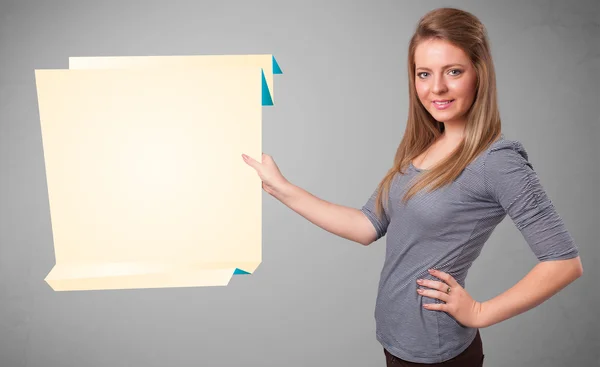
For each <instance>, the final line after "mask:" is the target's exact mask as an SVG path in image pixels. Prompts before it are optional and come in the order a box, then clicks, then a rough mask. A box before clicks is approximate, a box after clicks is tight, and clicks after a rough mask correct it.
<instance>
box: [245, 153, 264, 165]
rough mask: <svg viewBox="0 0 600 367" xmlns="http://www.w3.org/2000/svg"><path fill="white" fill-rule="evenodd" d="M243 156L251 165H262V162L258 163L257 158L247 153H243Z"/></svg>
mask: <svg viewBox="0 0 600 367" xmlns="http://www.w3.org/2000/svg"><path fill="white" fill-rule="evenodd" d="M242 158H243V159H244V162H246V163H248V165H250V166H251V167H253V168H258V166H259V165H260V163H258V162H257V161H256V160H255V159H253V158H252V157H250V156H247V155H245V154H242Z"/></svg>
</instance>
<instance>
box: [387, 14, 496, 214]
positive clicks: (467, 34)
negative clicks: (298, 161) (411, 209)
mask: <svg viewBox="0 0 600 367" xmlns="http://www.w3.org/2000/svg"><path fill="white" fill-rule="evenodd" d="M431 39H437V40H444V41H448V42H450V43H451V44H453V45H455V46H457V47H459V48H461V49H462V50H463V51H464V52H465V53H466V54H467V55H468V56H469V58H470V60H471V64H472V66H473V67H474V68H475V70H476V73H477V84H476V94H475V99H474V101H473V104H472V106H471V107H470V109H469V111H468V112H467V116H468V117H467V124H466V126H465V136H464V139H463V141H462V142H461V143H460V144H459V145H458V146H457V147H456V149H455V150H454V151H453V152H452V154H450V155H449V156H448V157H447V158H446V159H444V160H442V161H441V162H439V163H438V164H436V166H434V167H432V168H431V169H429V170H427V171H423V172H421V174H420V175H419V179H418V180H416V181H415V183H414V184H413V185H412V186H411V187H410V188H409V190H408V191H407V192H406V194H405V195H404V197H403V201H404V202H406V201H408V200H409V199H410V198H411V197H412V196H414V195H415V194H416V193H417V192H419V191H420V190H422V189H424V188H426V187H428V186H429V190H428V191H433V190H436V189H438V188H440V187H442V186H445V185H448V184H450V183H452V182H453V181H454V180H455V179H456V178H457V177H458V176H459V175H460V173H461V172H462V171H463V170H464V168H465V167H466V166H467V165H468V164H469V163H471V162H472V161H473V160H474V159H475V158H476V157H477V156H478V155H479V154H480V153H481V152H483V151H484V150H485V149H486V148H487V147H488V146H489V145H490V144H492V143H493V142H494V141H495V140H497V139H498V138H499V137H500V135H501V134H502V131H501V130H502V129H501V121H500V113H499V110H498V103H497V93H496V75H495V70H494V63H493V61H492V57H491V51H490V46H489V41H488V37H487V31H486V30H485V27H484V26H483V24H482V23H481V22H480V21H479V19H478V18H477V17H475V16H474V15H473V14H471V13H469V12H466V11H464V10H460V9H455V8H438V9H435V10H432V11H430V12H428V13H427V14H425V15H424V16H423V17H422V18H421V19H420V20H419V23H418V25H417V28H416V30H415V33H414V34H413V36H412V38H411V40H410V43H409V46H408V80H409V83H408V87H409V88H408V89H409V111H408V120H407V124H406V130H405V132H404V136H403V138H402V141H401V142H400V145H399V146H398V149H397V150H396V155H395V157H394V162H393V166H392V168H390V170H389V171H388V173H387V174H386V175H385V177H384V178H383V180H382V181H381V182H380V184H379V186H378V193H377V198H376V212H377V215H378V216H380V217H381V213H382V211H383V205H384V204H383V203H384V202H385V203H387V202H388V200H387V198H388V195H389V188H390V185H391V182H392V180H393V178H394V176H395V175H396V174H397V173H402V174H404V173H405V170H406V169H407V167H408V166H409V165H410V162H411V161H412V160H413V159H414V158H416V157H417V156H419V155H420V154H422V153H423V152H424V151H425V150H426V149H427V148H428V147H429V146H430V145H431V144H432V143H433V142H434V141H435V140H436V139H437V138H438V137H439V136H440V135H441V134H442V133H443V132H444V125H443V124H442V123H441V122H438V121H436V120H435V119H434V118H433V117H432V116H431V115H430V114H429V112H427V110H426V109H425V108H424V107H423V105H422V104H421V103H420V101H419V99H418V96H417V92H416V89H415V62H414V60H415V49H416V47H417V46H418V45H419V44H420V43H421V42H423V41H426V40H431ZM384 198H385V200H384Z"/></svg>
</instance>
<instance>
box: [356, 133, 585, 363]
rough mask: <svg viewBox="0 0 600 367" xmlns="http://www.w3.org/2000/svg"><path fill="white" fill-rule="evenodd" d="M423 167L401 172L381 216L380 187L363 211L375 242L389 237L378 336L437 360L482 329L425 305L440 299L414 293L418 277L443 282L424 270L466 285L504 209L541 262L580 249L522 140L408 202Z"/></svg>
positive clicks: (405, 352)
mask: <svg viewBox="0 0 600 367" xmlns="http://www.w3.org/2000/svg"><path fill="white" fill-rule="evenodd" d="M419 172H420V170H419V169H417V168H416V167H415V166H413V165H412V164H411V165H410V166H409V168H408V169H407V171H406V172H405V174H404V175H402V174H400V173H398V174H396V176H395V178H394V180H393V181H392V184H391V187H390V198H389V201H388V208H387V210H386V211H385V215H384V217H383V219H382V220H379V219H378V218H377V217H376V215H375V196H376V195H377V190H375V192H373V194H372V196H371V197H370V198H369V200H368V201H367V203H366V204H365V205H364V206H363V207H362V209H361V210H362V212H363V213H364V214H365V215H366V216H367V217H368V218H369V220H370V221H371V222H372V223H373V226H374V227H375V229H376V231H377V239H380V238H381V237H383V236H384V235H386V234H387V236H386V255H385V261H384V265H383V269H382V271H381V278H380V281H379V289H378V294H377V300H376V305H375V321H376V337H377V340H378V341H379V342H380V343H381V345H382V346H383V347H384V348H386V349H387V350H388V351H389V352H390V353H392V354H393V355H396V356H397V357H399V358H402V359H405V360H407V361H411V362H417V363H439V362H443V361H446V360H448V359H451V358H453V357H455V356H457V355H459V354H460V353H461V352H463V351H464V350H465V349H466V348H467V347H468V346H469V344H470V343H471V342H472V341H473V340H474V338H475V335H476V332H477V329H476V328H469V327H465V326H463V325H461V324H460V323H458V322H457V321H456V320H455V319H454V318H453V317H452V316H451V315H450V314H448V313H446V312H443V311H435V310H427V309H425V308H423V304H425V303H442V302H443V301H441V300H438V299H437V298H429V297H424V296H421V295H419V294H418V293H417V291H416V289H417V287H418V284H417V283H416V280H417V279H419V278H423V279H433V280H438V281H439V280H440V279H438V278H436V277H434V276H432V275H430V274H429V273H428V271H427V269H430V268H434V269H438V270H441V271H443V272H446V273H449V274H450V275H452V276H453V277H454V278H455V279H456V280H457V282H458V283H459V284H460V285H461V286H462V287H465V278H466V276H467V273H468V271H469V268H470V267H471V264H472V263H473V261H474V260H475V259H476V258H477V257H478V256H479V253H480V252H481V249H482V247H483V245H484V244H485V242H486V240H487V239H488V238H489V237H490V235H491V234H492V231H493V230H494V228H495V227H496V226H497V225H498V224H499V223H500V222H501V221H502V220H503V219H504V218H505V216H506V214H508V216H509V217H510V218H511V220H512V221H513V223H514V224H515V225H516V227H517V228H518V229H519V231H520V232H521V233H522V235H523V237H524V239H525V240H526V241H527V244H528V245H529V247H530V248H531V250H532V251H533V254H534V255H535V256H536V257H537V258H538V260H539V261H548V260H557V259H570V258H574V257H576V256H578V254H579V252H578V248H577V246H576V244H575V243H574V241H573V238H572V237H571V235H570V234H569V232H568V231H567V229H566V228H565V225H564V223H563V221H562V219H561V218H560V216H559V214H558V213H557V212H556V210H555V208H554V206H553V204H552V201H551V200H550V199H549V197H548V196H547V194H546V192H545V191H544V188H543V187H542V185H541V183H540V181H539V179H538V176H537V174H536V173H535V171H534V170H533V165H532V164H531V163H530V162H529V161H528V155H527V152H526V151H525V149H524V147H523V145H522V144H521V143H520V142H518V141H514V140H508V139H506V138H505V137H504V134H502V136H501V138H500V140H498V141H496V142H494V143H493V144H492V145H491V146H490V147H488V149H487V150H486V151H484V152H483V153H482V154H480V155H479V156H478V157H477V158H476V159H475V160H474V161H473V162H471V163H470V164H469V165H468V166H467V167H466V168H465V170H464V171H463V172H462V173H461V175H460V176H459V177H458V178H457V179H456V180H455V181H454V182H453V183H452V184H451V185H448V186H445V187H444V188H441V189H439V190H436V191H434V192H431V193H428V194H427V193H425V192H424V191H421V192H419V193H418V194H417V195H416V196H414V197H413V198H411V199H410V200H409V201H408V202H407V203H406V205H405V204H403V203H401V202H400V199H401V197H402V195H404V193H405V192H406V190H407V189H408V187H407V183H408V181H409V180H410V179H411V178H413V177H414V176H415V175H417V174H419Z"/></svg>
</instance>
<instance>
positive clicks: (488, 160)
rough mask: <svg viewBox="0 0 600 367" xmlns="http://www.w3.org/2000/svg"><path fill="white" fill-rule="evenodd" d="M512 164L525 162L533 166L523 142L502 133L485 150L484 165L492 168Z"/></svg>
mask: <svg viewBox="0 0 600 367" xmlns="http://www.w3.org/2000/svg"><path fill="white" fill-rule="evenodd" d="M513 164H527V165H529V166H530V167H531V168H533V167H532V166H531V163H530V162H529V154H528V153H527V150H526V149H525V146H524V145H523V143H522V142H521V141H520V140H517V139H514V138H513V139H509V138H507V137H506V136H505V135H504V134H502V135H501V137H500V138H499V139H498V140H496V141H495V142H494V143H492V144H491V145H490V147H489V149H488V150H487V154H486V157H485V160H484V166H488V168H489V167H492V168H493V167H498V166H506V165H513Z"/></svg>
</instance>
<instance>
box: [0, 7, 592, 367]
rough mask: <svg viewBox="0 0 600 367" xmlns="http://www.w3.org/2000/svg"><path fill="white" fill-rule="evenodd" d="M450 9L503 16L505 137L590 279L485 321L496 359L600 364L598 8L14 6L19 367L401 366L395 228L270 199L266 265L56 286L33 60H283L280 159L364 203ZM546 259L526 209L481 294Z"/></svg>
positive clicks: (5, 211)
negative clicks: (425, 40)
mask: <svg viewBox="0 0 600 367" xmlns="http://www.w3.org/2000/svg"><path fill="white" fill-rule="evenodd" d="M445 5H451V6H456V7H460V8H463V9H465V10H468V11H471V12H473V13H474V14H475V15H477V16H478V17H480V19H481V20H482V21H483V22H484V24H485V25H486V27H487V29H488V32H489V36H490V40H491V44H492V52H493V56H494V60H495V64H496V67H497V76H498V88H499V102H500V108H501V113H502V120H503V129H504V133H505V134H506V135H507V137H508V138H511V139H517V140H520V141H521V142H522V143H523V144H524V146H525V147H526V149H527V150H528V152H529V154H530V159H531V162H532V163H533V164H534V168H535V169H536V171H537V172H538V174H539V175H540V178H541V180H542V183H543V185H544V187H545V189H546V190H547V192H548V194H549V196H550V197H551V199H552V201H553V202H554V204H555V206H556V207H557V209H558V211H559V213H560V215H561V217H562V218H563V219H564V221H565V223H566V225H567V228H568V229H569V231H570V232H571V234H572V236H573V237H574V238H575V240H576V242H577V244H578V246H579V248H580V251H581V255H582V259H583V265H584V273H585V274H584V276H583V277H582V278H580V279H578V280H577V281H576V282H575V283H574V284H572V285H571V286H569V287H568V288H567V289H565V290H563V291H562V292H560V293H559V294H558V295H557V296H555V297H554V298H552V299H551V300H549V301H548V302H546V303H544V304H542V305H541V306H539V307H537V308H536V309H534V310H532V311H530V312H527V313H525V314H522V315H520V316H517V317H515V318H513V319H510V320H508V321H505V322H503V323H501V324H497V325H494V326H492V327H489V328H485V329H482V330H481V332H482V338H483V343H484V349H485V354H486V367H493V366H547V367H551V366H566V365H568V366H592V365H598V364H597V363H598V362H599V361H600V359H599V357H598V349H599V348H598V346H599V339H598V328H599V325H598V316H597V308H598V306H597V300H598V298H597V295H596V294H595V293H597V290H598V274H599V273H598V270H597V269H596V268H597V266H598V244H599V237H600V236H599V229H598V228H599V220H598V219H599V209H600V197H599V195H598V191H597V189H598V187H600V182H599V169H600V165H599V163H598V159H599V158H600V155H599V153H600V152H599V150H598V148H597V141H598V139H599V138H600V135H599V131H598V124H599V116H600V114H599V112H598V106H599V97H598V84H599V83H598V74H599V73H600V68H599V50H598V43H597V42H598V39H599V23H600V21H599V16H598V3H597V1H594V0H592V1H569V2H566V1H514V2H506V1H503V2H498V1H491V0H489V1H454V2H451V1H446V2H442V1H427V2H412V1H411V2H408V1H367V0H361V1H358V0H353V1H294V2H291V1H290V2H284V1H264V0H261V1H243V0H240V1H210V2H208V1H187V2H184V1H172V0H169V1H167V0H163V1H95V2H92V1H69V2H67V1H47V0H46V1H6V0H2V2H1V3H0V178H1V179H0V367H19V366H30V367H34V366H35V367H50V366H52V367H54V366H56V367H69V366H77V367H79V366H146V367H150V366H161V367H162V366H356V367H364V366H383V365H384V364H385V361H384V356H383V352H382V348H381V346H380V345H379V344H378V343H377V342H376V340H375V335H374V331H375V330H374V319H373V310H374V303H375V297H376V289H377V283H378V280H379V278H378V276H379V272H380V269H381V266H382V263H383V257H384V252H385V239H382V240H379V241H377V242H376V243H374V244H372V245H371V246H369V247H363V246H361V245H358V244H356V243H352V242H349V241H346V240H344V239H341V238H338V237H336V236H334V235H332V234H329V233H328V232H325V231H323V230H321V229H320V228H318V227H315V226H314V225H312V224H311V223H309V222H308V221H306V220H305V219H303V218H302V217H300V216H299V215H297V214H296V213H294V212H292V211H291V210H289V209H288V208H287V207H285V206H284V205H282V204H281V203H279V202H278V201H276V200H274V199H273V198H271V197H270V196H268V195H267V194H266V193H265V194H264V209H263V222H264V224H263V236H264V241H263V263H262V264H261V265H260V267H259V268H258V270H257V271H256V273H255V274H253V275H250V276H236V277H234V278H233V279H232V281H231V283H230V285H229V286H227V287H214V288H179V289H150V290H127V291H93V292H54V291H52V289H51V288H50V287H49V286H48V285H47V284H45V282H44V281H43V279H44V277H45V276H46V274H47V273H48V272H49V271H50V269H51V268H52V266H53V265H54V252H53V242H52V232H51V222H50V214H49V204H48V194H47V187H46V181H45V169H44V160H43V150H42V140H41V132H40V125H39V115H38V110H37V97H36V89H35V81H34V72H33V70H34V69H35V68H61V69H65V68H68V64H67V60H68V57H69V56H102V55H175V54H178V55H186V54H188V55H191V54H255V53H272V54H274V55H275V57H276V58H277V60H278V62H279V64H280V66H281V68H282V69H283V75H279V76H276V79H275V95H276V104H275V106H273V107H265V108H264V110H263V111H264V116H263V124H264V130H263V131H264V132H263V146H264V152H266V153H268V154H271V155H272V156H273V157H274V158H275V160H276V162H277V163H278V165H279V166H280V168H281V170H282V172H283V173H284V175H285V176H286V177H287V178H288V179H289V180H290V181H292V182H293V183H295V184H297V185H299V186H301V187H303V188H305V189H306V190H308V191H310V192H312V193H313V194H315V195H317V196H319V197H321V198H323V199H326V200H329V201H332V202H335V203H338V204H343V205H347V206H352V207H356V208H359V207H360V206H362V205H363V204H364V203H365V202H366V200H367V199H368V197H369V195H370V194H371V193H372V190H373V189H374V188H375V186H376V185H377V183H378V182H379V180H380V179H381V177H382V175H383V174H384V173H385V172H386V170H387V169H388V168H389V166H390V164H391V162H392V157H393V155H394V152H395V149H396V147H397V144H398V143H399V141H400V138H401V136H402V133H403V131H404V128H405V124H406V115H407V99H408V95H407V75H406V53H407V43H408V40H409V37H410V35H411V33H412V31H413V29H414V26H415V25H416V23H417V21H418V19H419V17H421V16H422V15H423V14H425V13H426V12H427V11H429V10H431V9H433V8H436V7H439V6H445ZM240 163H243V162H242V161H241V159H240ZM232 225H233V226H235V224H232ZM535 264H536V259H535V257H534V255H533V253H532V252H531V251H530V250H529V248H528V246H527V244H526V242H525V241H524V239H523V237H522V236H521V234H520V233H519V231H518V230H517V229H516V228H515V226H514V224H513V223H512V222H511V220H510V218H508V217H507V219H506V220H505V221H504V222H502V223H501V224H500V225H499V227H498V228H497V229H496V231H495V232H494V234H493V235H492V237H491V239H490V240H489V242H488V243H487V244H486V246H485V247H484V249H483V252H482V254H481V257H480V258H479V259H478V260H477V261H476V262H475V264H474V266H473V267H472V269H471V271H470V273H469V276H468V278H467V290H468V291H469V292H470V293H471V294H472V295H473V297H474V298H475V299H477V300H479V301H485V300H487V299H489V298H492V297H494V296H496V295H498V294H499V293H501V292H503V291H505V290H507V289H508V288H510V287H511V286H513V285H514V284H515V283H516V282H518V281H519V279H521V278H522V277H523V276H525V274H526V273H527V272H528V271H529V270H530V269H531V268H532V267H533V266H534V265H535Z"/></svg>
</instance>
